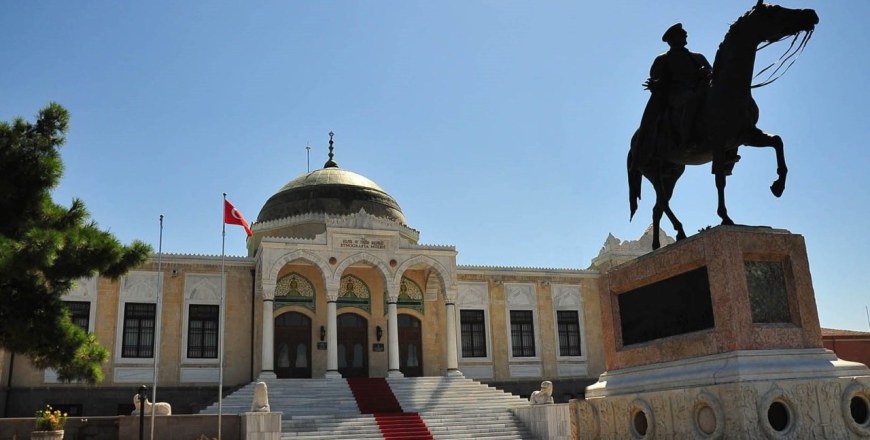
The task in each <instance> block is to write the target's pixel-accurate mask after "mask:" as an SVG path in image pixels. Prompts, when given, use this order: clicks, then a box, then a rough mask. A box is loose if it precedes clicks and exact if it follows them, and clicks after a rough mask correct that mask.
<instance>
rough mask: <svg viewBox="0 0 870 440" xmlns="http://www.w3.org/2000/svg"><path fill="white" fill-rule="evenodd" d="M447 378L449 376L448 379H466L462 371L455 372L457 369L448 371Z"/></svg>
mask: <svg viewBox="0 0 870 440" xmlns="http://www.w3.org/2000/svg"><path fill="white" fill-rule="evenodd" d="M446 376H447V377H465V375H464V374H462V372H461V371H459V370H455V369H450V370H447V374H446Z"/></svg>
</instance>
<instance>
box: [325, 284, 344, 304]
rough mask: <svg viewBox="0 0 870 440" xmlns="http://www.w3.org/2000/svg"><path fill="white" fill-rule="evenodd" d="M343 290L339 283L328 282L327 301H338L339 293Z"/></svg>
mask: <svg viewBox="0 0 870 440" xmlns="http://www.w3.org/2000/svg"><path fill="white" fill-rule="evenodd" d="M340 291H341V285H339V284H335V285H333V284H331V283H330V284H327V285H326V301H327V302H336V301H338V294H339V292H340Z"/></svg>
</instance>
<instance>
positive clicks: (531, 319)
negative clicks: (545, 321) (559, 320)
mask: <svg viewBox="0 0 870 440" xmlns="http://www.w3.org/2000/svg"><path fill="white" fill-rule="evenodd" d="M515 314H516V316H517V317H519V316H520V315H519V314H523V315H524V316H523V321H522V322H519V323H517V325H519V326H520V327H519V331H520V332H519V334H518V338H519V340H520V347H517V346H516V345H515V344H514V339H515V334H514V329H515V328H516V327H515V325H514V315H515ZM526 318H528V320H527V321H526V320H525V319H526ZM525 326H528V328H529V330H530V331H531V335H529V337H528V338H526V337H525V336H526V335H525V331H524V327H525ZM508 328H509V331H510V350H511V351H510V354H511V358H513V359H534V358H536V357H537V356H538V344H537V343H536V342H537V341H536V334H537V332H535V313H534V311H533V310H523V309H511V310H509V311H508ZM526 339H530V342H531V344H530V346H527V345H526V344H525V342H523V341H525V340H526ZM518 348H519V349H520V350H521V351H522V352H523V354H519V355H518V354H517V349H518ZM528 348H531V354H524V353H525V350H526V349H528Z"/></svg>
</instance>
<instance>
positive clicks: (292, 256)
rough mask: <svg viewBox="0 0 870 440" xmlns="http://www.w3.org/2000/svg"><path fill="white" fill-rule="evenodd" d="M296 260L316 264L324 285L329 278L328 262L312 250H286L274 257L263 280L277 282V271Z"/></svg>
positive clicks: (330, 272) (273, 283) (274, 283)
mask: <svg viewBox="0 0 870 440" xmlns="http://www.w3.org/2000/svg"><path fill="white" fill-rule="evenodd" d="M296 260H303V261H307V262H308V263H311V264H313V265H315V266H317V267H318V268H319V269H320V276H321V277H323V284H324V285H325V284H327V282H328V280H329V279H330V278H331V277H330V276H329V275H331V274H332V271H331V270H330V269H329V264H328V263H327V262H326V261H324V260H323V259H322V258H320V257H319V256H318V255H317V254H315V253H313V252H309V251H306V250H297V251H293V252H288V253H286V254H284V255H282V256H280V257H278V258H276V259H275V261H274V262H273V263H272V267H270V268H269V272H268V273H266V274H265V275H266V278H265V279H264V280H263V281H264V283H266V284H271V285H272V286H274V285H276V284H278V273H280V272H281V269H282V268H284V266H286V265H287V264H289V263H291V262H293V261H296Z"/></svg>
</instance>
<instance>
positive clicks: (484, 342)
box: [459, 308, 490, 359]
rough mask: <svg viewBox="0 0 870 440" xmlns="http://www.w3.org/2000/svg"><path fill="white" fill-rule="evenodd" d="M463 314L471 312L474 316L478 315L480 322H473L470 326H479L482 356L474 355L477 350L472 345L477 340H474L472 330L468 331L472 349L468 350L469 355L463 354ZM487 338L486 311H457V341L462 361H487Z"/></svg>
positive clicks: (488, 354) (465, 309)
mask: <svg viewBox="0 0 870 440" xmlns="http://www.w3.org/2000/svg"><path fill="white" fill-rule="evenodd" d="M464 312H473V313H475V314H478V313H479V319H480V320H479V321H474V322H472V323H470V324H472V325H474V324H479V325H480V332H482V335H481V337H480V339H481V340H482V341H481V342H482V345H483V347H482V348H483V354H482V355H475V354H474V351H475V349H476V348H479V347H477V346H474V343H473V341H474V340H475V339H478V338H475V330H474V329H471V330H470V339H471V341H472V347H471V349H470V351H471V355H466V354H465V329H464V327H465V323H464V322H463V321H462V314H463V313H464ZM477 318H478V317H475V319H477ZM488 337H489V332H487V331H486V310H485V309H472V308H464V309H459V340H460V347H459V351H460V354H461V357H462V359H487V358H489V356H490V353H489V344H488V343H487V339H488Z"/></svg>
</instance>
